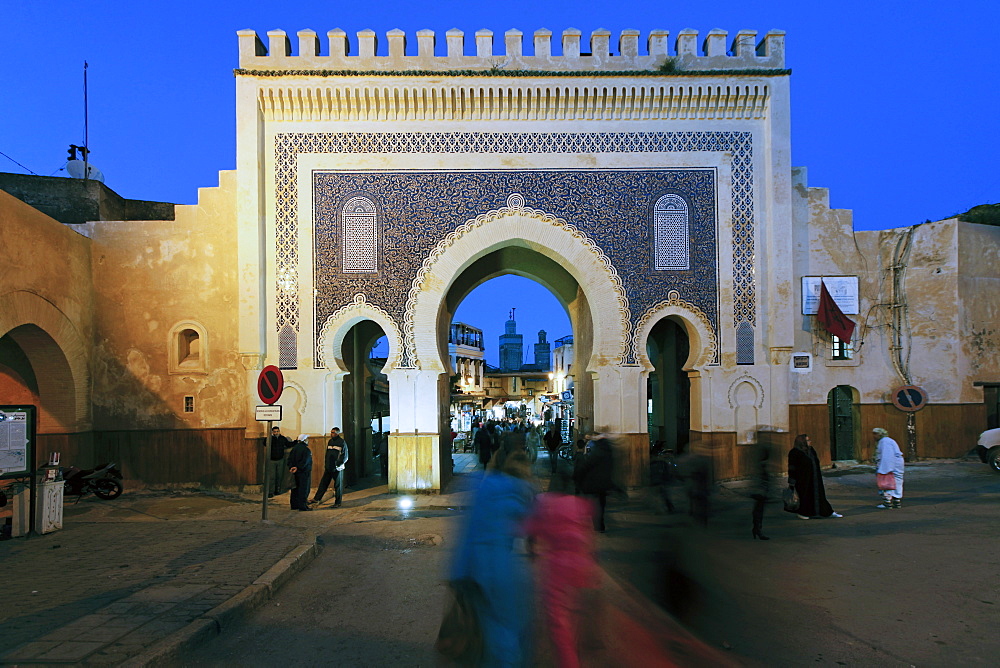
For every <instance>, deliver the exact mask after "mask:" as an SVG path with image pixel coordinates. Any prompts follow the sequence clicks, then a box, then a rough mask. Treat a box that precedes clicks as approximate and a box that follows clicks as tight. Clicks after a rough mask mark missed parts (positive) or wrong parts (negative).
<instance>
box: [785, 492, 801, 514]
mask: <svg viewBox="0 0 1000 668" xmlns="http://www.w3.org/2000/svg"><path fill="white" fill-rule="evenodd" d="M781 501H782V503H784V504H785V510H787V511H788V512H790V513H794V512H797V511H798V509H799V493H798V492H796V491H795V488H794V487H786V488H785V491H783V492H782V493H781Z"/></svg>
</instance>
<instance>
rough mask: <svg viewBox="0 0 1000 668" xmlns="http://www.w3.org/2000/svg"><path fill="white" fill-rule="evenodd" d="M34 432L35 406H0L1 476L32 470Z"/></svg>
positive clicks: (5, 476) (10, 475) (18, 474)
mask: <svg viewBox="0 0 1000 668" xmlns="http://www.w3.org/2000/svg"><path fill="white" fill-rule="evenodd" d="M34 433H35V407H34V406H0V477H4V478H8V477H14V476H24V475H27V474H28V473H30V472H31V469H32V467H33V466H34V464H33V461H34V458H33V457H32V450H31V449H32V448H33V447H34V442H33V441H34Z"/></svg>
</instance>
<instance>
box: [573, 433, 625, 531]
mask: <svg viewBox="0 0 1000 668" xmlns="http://www.w3.org/2000/svg"><path fill="white" fill-rule="evenodd" d="M593 443H594V445H593V446H592V447H591V448H590V452H588V453H587V454H586V456H585V457H583V461H581V462H580V463H579V464H578V466H577V467H576V470H574V471H573V480H574V482H576V485H577V489H579V490H580V492H581V493H583V494H586V495H588V496H592V497H594V498H595V499H596V500H597V510H596V511H595V512H594V530H595V531H600V532H601V533H604V529H605V527H604V509H605V507H606V506H607V505H608V492H610V491H611V490H612V489H614V486H615V483H614V466H615V459H614V453H613V452H612V451H611V441H610V440H608V438H607V436H606V435H605V434H600V435H599V436H595V437H594V441H593Z"/></svg>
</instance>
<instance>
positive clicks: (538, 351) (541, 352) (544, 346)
mask: <svg viewBox="0 0 1000 668" xmlns="http://www.w3.org/2000/svg"><path fill="white" fill-rule="evenodd" d="M535 366H537V367H538V370H539V371H548V370H549V369H551V368H552V346H551V345H550V344H549V343H548V342H547V341H546V340H545V330H544V329H542V330H539V332H538V343H536V344H535Z"/></svg>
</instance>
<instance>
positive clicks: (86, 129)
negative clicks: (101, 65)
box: [83, 60, 90, 183]
mask: <svg viewBox="0 0 1000 668" xmlns="http://www.w3.org/2000/svg"><path fill="white" fill-rule="evenodd" d="M89 120H90V119H89V118H88V105H87V61H86V60H85V61H83V182H84V183H87V179H88V178H89V176H90V174H89V172H90V161H89V160H88V158H87V156H88V154H89V153H90V123H89Z"/></svg>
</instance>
